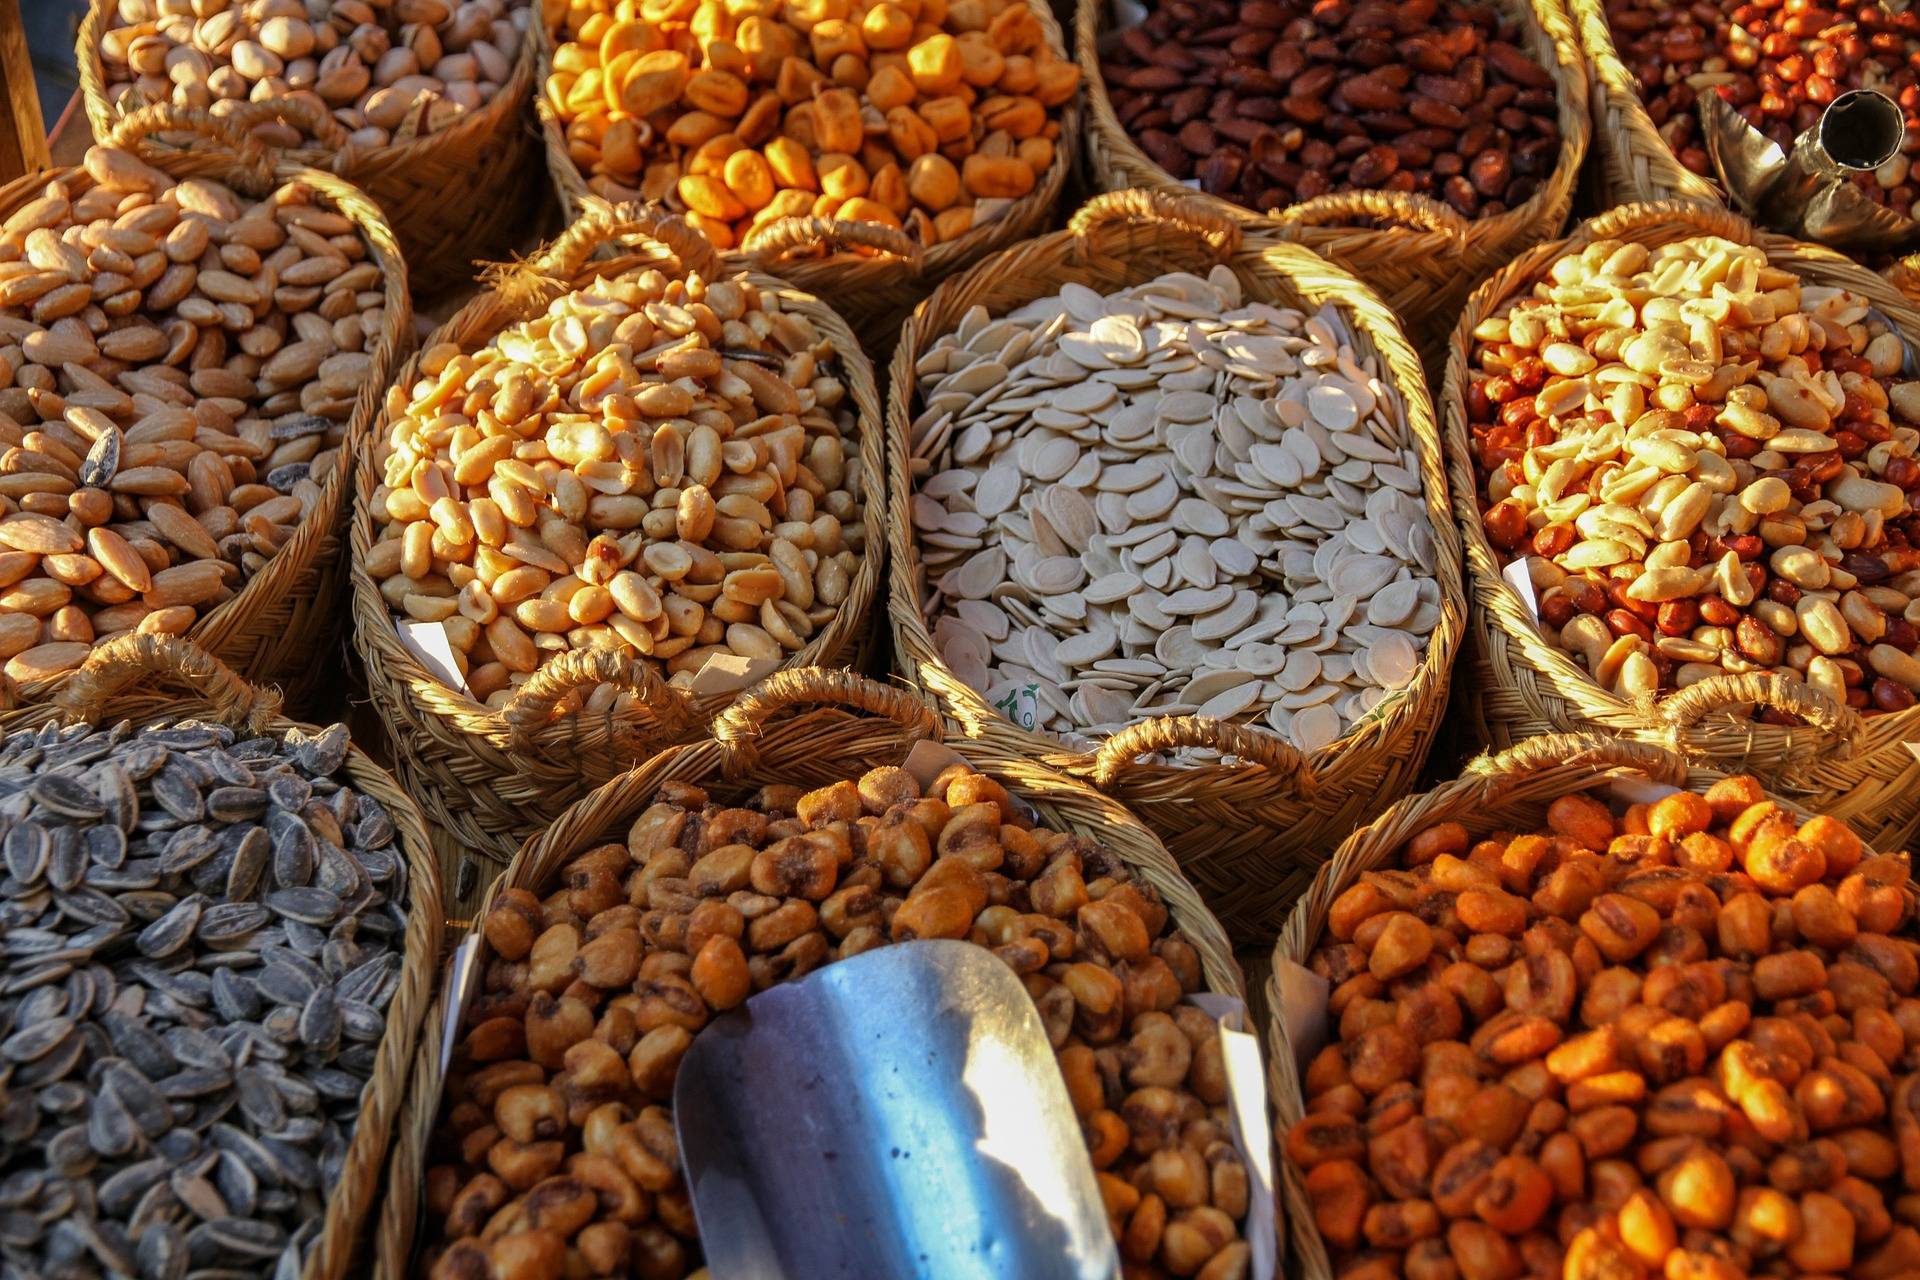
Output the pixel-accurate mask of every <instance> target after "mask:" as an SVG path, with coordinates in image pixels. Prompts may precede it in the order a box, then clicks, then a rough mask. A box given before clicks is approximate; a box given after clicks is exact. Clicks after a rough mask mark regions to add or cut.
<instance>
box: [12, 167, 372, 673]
mask: <svg viewBox="0 0 1920 1280" xmlns="http://www.w3.org/2000/svg"><path fill="white" fill-rule="evenodd" d="M385 323H386V315H385V294H384V293H383V291H382V288H381V276H380V269H379V267H378V266H377V265H376V264H375V263H373V262H371V261H369V260H368V251H367V246H366V244H365V243H364V242H363V241H362V240H361V238H360V234H359V232H358V230H357V229H356V228H355V226H354V224H353V223H352V222H351V221H350V220H349V219H348V218H347V217H346V216H344V215H343V214H341V213H339V212H336V211H335V210H333V209H331V208H329V207H327V206H326V205H325V204H323V203H321V202H320V201H319V200H318V198H317V197H316V196H315V195H314V193H313V192H312V191H310V190H308V189H307V188H305V187H303V186H300V185H299V184H289V185H287V186H283V187H281V188H280V189H278V190H277V191H275V192H273V193H272V194H271V195H269V196H268V197H267V198H265V199H263V200H259V201H252V200H247V199H244V198H242V197H241V196H239V195H237V194H236V193H235V192H233V191H232V190H230V189H228V188H227V187H225V186H222V185H221V184H219V183H217V182H211V181H208V180H205V179H200V178H195V179H190V180H188V181H185V182H175V181H174V180H173V179H172V178H170V177H168V176H167V175H166V174H164V173H161V172H160V171H159V170H157V169H154V168H151V167H150V166H148V165H146V164H144V163H142V162H141V161H140V160H139V159H138V158H137V157H136V156H134V155H133V154H131V153H130V152H125V151H120V150H117V149H114V148H110V147H94V148H92V149H91V150H89V151H88V152H87V156H86V172H85V175H84V176H76V177H74V178H72V179H70V180H55V181H52V182H49V183H47V184H46V186H45V188H44V189H43V190H42V191H41V193H40V195H39V196H38V198H36V199H34V200H32V201H29V202H28V203H26V204H24V205H22V206H21V207H20V208H18V209H17V210H15V211H14V212H13V213H12V214H11V215H10V216H9V217H8V218H7V219H6V221H5V223H4V225H0V369H3V370H5V371H6V373H7V376H6V378H4V379H0V382H6V383H7V384H8V385H6V386H4V387H0V658H5V659H6V660H7V661H6V674H7V675H9V676H11V677H12V678H13V679H15V680H31V679H35V678H39V677H42V676H49V675H54V674H57V673H59V672H62V671H67V670H71V669H72V668H74V667H77V666H78V665H80V663H81V662H83V661H85V659H86V656H87V652H88V650H89V649H90V648H91V646H92V644H93V642H94V641H95V640H100V639H105V638H107V637H108V636H111V635H114V634H116V633H118V632H123V631H142V632H148V633H162V634H174V635H177V634H180V633H181V632H184V631H186V630H187V629H188V628H189V627H191V626H192V625H193V624H194V622H195V621H196V620H197V619H198V618H199V617H201V616H202V615H203V614H205V613H206V612H208V611H209V610H211V609H213V608H215V607H216V606H218V605H219V604H220V603H222V602H223V601H225V600H227V599H229V598H231V597H232V595H233V594H234V592H235V591H237V590H238V589H239V588H240V587H241V586H242V585H243V584H244V583H245V582H246V580H247V579H248V578H249V577H250V576H252V575H253V574H254V573H256V572H258V571H259V569H260V568H261V567H262V566H263V565H265V564H266V563H267V561H268V560H270V559H272V557H273V555H274V554H275V552H277V551H278V550H279V549H280V547H281V546H282V545H284V544H285V543H286V541H287V539H289V538H291V537H292V536H293V533H294V531H295V530H296V529H297V528H299V526H300V525H301V524H302V523H303V522H305V520H306V519H307V518H308V516H310V515H312V514H313V513H314V511H315V509H316V508H317V507H318V506H319V504H320V501H321V488H322V485H323V483H324V482H325V480H326V478H327V477H328V475H330V474H331V472H332V470H333V468H334V466H335V464H336V461H337V458H338V449H339V446H340V444H341V442H342V441H343V439H344V438H345V433H346V425H347V421H348V419H349V418H350V417H351V416H352V413H353V406H354V401H355V397H356V396H357V395H358V394H359V392H360V388H361V385H362V383H364V382H365V381H366V379H367V378H368V376H369V374H370V372H371V371H372V369H373V359H374V357H373V351H374V349H375V347H376V346H377V345H378V343H379V340H380V334H381V330H382V328H383V327H384V326H385Z"/></svg>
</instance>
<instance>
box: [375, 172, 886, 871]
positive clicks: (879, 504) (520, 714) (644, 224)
mask: <svg viewBox="0 0 1920 1280" xmlns="http://www.w3.org/2000/svg"><path fill="white" fill-rule="evenodd" d="M605 246H613V247H614V249H615V250H616V251H617V252H618V253H619V255H620V256H617V257H611V258H600V257H595V256H594V255H595V253H596V251H598V250H600V249H602V248H603V247H605ZM529 265H530V266H532V267H533V268H535V269H536V270H537V272H538V273H539V275H540V276H542V277H544V278H545V279H544V281H543V284H542V287H541V288H539V289H536V290H533V291H531V293H529V291H528V290H526V289H524V288H516V289H513V290H511V291H510V292H502V291H500V290H497V289H496V290H490V291H488V292H486V293H483V294H481V295H480V296H479V297H477V298H475V299H474V300H473V301H472V302H470V303H468V304H467V305H466V306H465V307H464V308H462V309H461V310H460V312H459V313H458V314H456V315H455V316H454V317H453V318H452V319H451V320H449V321H447V323H446V324H445V325H442V326H441V327H440V329H438V330H437V331H436V332H435V333H434V334H433V336H432V337H431V338H430V339H429V340H428V342H427V346H429V347H431V346H435V345H438V344H441V343H454V344H456V345H458V346H459V347H460V348H461V349H462V350H469V351H470V350H473V349H475V348H477V347H480V346H483V345H485V344H486V343H487V342H488V341H489V340H490V339H492V338H493V336H494V335H495V334H497V333H498V332H500V331H501V330H502V329H504V328H506V327H507V326H508V325H510V324H514V323H516V322H518V321H519V320H521V319H524V318H526V317H528V316H531V315H537V314H539V313H540V312H542V311H544V310H545V309H546V307H547V305H548V303H549V302H550V301H551V300H552V299H553V298H555V297H558V296H560V295H561V294H562V293H564V292H566V291H568V290H570V289H573V288H576V287H579V286H583V285H585V284H588V283H590V282H591V281H592V280H594V279H595V278H597V277H601V276H608V277H611V276H618V275H621V274H624V273H627V272H631V271H641V270H647V269H649V268H661V267H665V268H667V269H669V270H679V271H688V272H694V273H697V274H699V275H700V276H701V277H702V278H704V279H707V280H718V279H723V278H742V279H745V280H746V281H748V282H750V283H752V284H753V285H754V286H755V287H757V288H759V289H760V290H762V291H765V292H768V293H771V294H774V295H777V296H778V297H779V298H780V299H781V302H782V304H783V306H784V308H785V309H787V310H791V311H796V312H799V313H801V314H804V315H806V316H807V317H808V319H810V320H811V321H812V322H813V323H814V324H815V325H816V326H817V327H818V328H819V329H820V331H821V332H822V333H824V334H825V335H826V336H827V337H828V338H829V339H831V341H832V343H833V346H834V350H835V353H836V355H837V357H838V359H839V361H840V366H841V374H842V380H843V381H844V382H845V383H846V385H847V388H848V392H849V394H850V396H851V398H852V403H853V406H854V411H855V414H856V418H857V423H856V428H857V430H858V432H859V439H858V441H857V447H858V450H859V458H860V470H861V483H862V492H861V495H860V497H861V503H862V506H863V511H862V519H863V525H864V528H865V536H866V546H867V549H868V550H867V555H866V557H865V558H864V559H863V560H862V562H861V565H860V568H859V570H858V571H857V572H856V573H855V575H854V578H853V582H852V584H851V586H850V588H849V590H848V594H847V598H846V600H845V601H844V602H843V603H842V604H841V606H840V611H839V613H838V614H836V615H835V617H834V619H833V621H831V622H830V623H828V624H827V625H826V626H825V627H822V628H821V629H820V630H819V631H818V632H817V633H815V635H814V637H813V639H812V640H811V642H810V643H809V644H808V645H807V646H806V647H805V648H804V649H802V650H800V651H799V652H798V653H796V654H794V655H792V656H791V657H790V658H789V659H788V661H787V663H786V665H787V666H789V667H796V666H815V665H822V664H828V665H831V664H838V663H844V662H846V661H848V660H850V658H851V656H852V651H853V650H854V648H855V647H856V645H857V643H858V642H859V641H860V640H861V638H862V637H863V636H864V635H865V631H866V626H867V611H868V607H869V606H870V605H871V603H872V601H873V594H874V591H875V589H876V587H877V584H878V582H879V578H880V558H881V555H882V545H883V539H882V535H881V521H882V519H883V516H884V498H883V496H882V489H881V467H882V454H881V443H880V422H881V418H880V407H879V406H880V402H879V396H878V393H877V392H876V391H875V388H874V381H873V371H872V366H871V365H869V364H868V362H867V359H866V357H865V356H864V355H862V354H861V351H860V346H859V343H858V342H857V341H856V340H855V339H854V336H853V333H852V331H851V330H850V329H848V328H847V325H846V322H845V321H843V320H841V319H840V317H839V316H838V315H837V314H836V313H835V312H834V311H833V310H832V309H831V308H830V307H828V306H826V305H825V304H824V303H822V302H820V301H818V300H817V299H814V298H812V297H810V296H808V295H806V294H803V293H800V292H798V291H796V290H794V289H793V288H791V287H790V286H788V285H787V284H785V283H784V282H782V281H779V280H775V279H773V278H772V277H769V276H763V275H760V274H758V273H747V274H746V275H744V276H737V275H735V274H734V273H733V272H730V271H729V269H728V268H727V267H726V266H724V265H723V264H721V263H720V262H719V261H718V259H716V257H715V256H714V254H713V251H712V249H711V248H710V247H708V245H707V241H706V240H705V238H704V237H702V236H700V235H699V234H698V233H696V232H694V231H693V230H692V229H691V228H689V227H688V226H687V225H686V224H685V223H683V222H681V221H680V220H679V219H678V218H673V217H669V216H667V215H664V214H662V213H660V212H659V211H658V210H648V209H644V208H642V207H640V206H637V205H620V206H612V205H608V204H606V203H605V202H603V201H594V202H592V203H591V204H590V205H589V206H588V207H587V211H586V213H585V214H584V215H583V216H582V217H581V219H580V220H579V221H578V222H576V223H575V224H574V225H573V226H572V227H571V228H569V229H568V230H567V231H566V232H565V233H564V234H562V235H561V236H560V238H559V239H557V240H556V241H554V243H553V244H552V245H551V246H550V247H549V248H548V249H546V250H545V251H544V253H543V254H542V255H541V256H539V257H537V258H536V259H534V261H533V262H532V263H531V264H529ZM525 274H526V273H524V272H523V273H521V279H522V280H523V281H524V279H525ZM417 374H418V368H417V360H415V361H409V362H408V364H407V366H406V368H404V369H402V370H401V371H400V373H399V375H398V377H397V379H396V382H395V385H396V387H397V388H398V389H399V392H400V393H401V394H404V393H405V391H406V389H407V388H409V387H411V386H412V385H413V382H414V380H415V378H416V377H417ZM387 426H388V418H387V417H386V415H384V414H383V415H382V417H381V419H380V422H379V425H378V426H377V427H376V431H377V432H378V433H379V434H378V436H377V437H376V438H384V437H385V434H386V431H387ZM374 454H375V450H374V449H371V448H370V449H368V450H367V451H366V455H365V457H364V458H363V459H362V460H361V465H360V466H359V468H358V470H357V471H356V473H355V477H354V483H355V495H356V496H355V502H354V509H353V517H352V527H351V539H352V548H353V570H352V573H353V624H354V626H353V631H354V644H355V647H356V648H357V649H358V650H359V653H360V657H361V660H362V662H363V663H364V664H365V667H366V675H367V685H368V688H369V690H370V691H371V693H372V694H373V697H374V700H375V703H376V705H378V706H379V707H380V708H381V711H382V714H383V715H384V717H385V719H386V723H387V730H388V734H389V736H390V737H391V739H392V743H393V755H394V761H395V766H396V768H397V770H398V772H399V774H400V776H401V777H402V778H403V779H404V780H405V781H406V783H407V785H408V788H409V789H410V790H411V791H412V792H413V794H414V797H415V798H416V799H417V800H418V801H419V803H420V806H421V808H422V810H423V811H424V812H425V813H426V815H427V818H428V821H429V824H430V827H431V829H432V830H433V833H434V838H435V842H436V845H437V847H438V848H439V849H440V851H441V858H442V865H443V867H444V873H445V877H446V886H447V894H448V898H449V900H450V901H451V902H452V903H454V904H456V905H457V906H459V907H467V906H471V905H472V903H473V902H474V901H475V900H476V899H477V897H478V895H479V894H480V892H481V891H482V890H484V889H485V888H486V886H487V883H488V882H489V881H491V880H492V879H493V878H494V876H495V875H497V874H498V873H499V869H500V868H501V867H502V866H504V865H505V864H506V863H507V861H508V860H509V859H510V858H512V857H513V855H514V852H515V850H517V849H518V848H519V847H520V844H521V842H522V841H524V840H526V839H527V838H528V837H529V836H531V835H532V834H534V833H535V832H538V831H541V830H543V829H545V828H546V827H547V826H549V825H551V824H552V823H553V822H554V821H555V820H556V819H558V818H559V816H560V814H561V813H562V812H564V811H565V810H566V809H567V807H568V806H569V805H571V804H572V803H573V802H574V801H576V800H578V799H579V798H580V797H582V796H584V795H586V794H587V793H588V792H589V791H591V790H592V789H593V788H595V787H597V786H599V785H600V784H601V783H603V782H605V781H607V780H608V779H610V778H613V777H615V776H617V775H619V774H621V773H623V772H625V771H626V770H627V769H628V768H630V767H632V765H633V764H634V763H635V762H636V761H639V760H643V759H645V758H646V757H647V756H649V755H651V754H653V753H654V752H655V751H657V750H659V749H660V748H661V747H664V746H667V745H669V744H670V743H673V742H678V741H683V740H685V738H686V737H688V736H689V735H690V734H695V733H700V732H704V730H705V727H706V725H707V724H708V723H709V722H710V721H711V720H712V719H713V717H714V715H715V714H717V713H718V712H719V711H720V710H721V709H722V708H724V707H725V706H726V705H727V704H728V703H729V702H730V701H731V700H732V698H733V696H734V695H733V694H732V693H725V694H709V695H707V696H705V697H701V698H697V699H696V698H692V697H689V696H688V695H686V694H683V693H682V692H681V691H680V690H678V689H676V688H671V687H669V686H668V685H667V684H666V683H665V682H664V681H663V680H662V679H661V677H660V675H659V674H658V672H657V670H656V667H657V664H656V663H655V662H654V661H653V660H651V659H645V658H640V657H638V656H637V655H632V654H629V653H626V652H616V651H613V650H610V649H586V650H576V651H572V652H569V653H564V654H559V655H557V656H555V657H552V658H549V659H548V660H547V661H546V662H545V664H544V665H542V666H541V668H540V669H539V670H538V671H537V672H535V673H534V675H533V676H532V678H531V679H529V680H528V681H527V682H526V683H525V684H524V685H522V686H521V687H520V689H519V691H518V693H517V694H516V696H515V697H514V699H513V701H512V702H511V703H509V704H508V705H507V706H505V707H503V708H501V709H500V710H498V711H495V710H493V709H492V708H489V707H487V706H486V705H485V704H483V703H481V702H478V701H476V700H474V699H473V698H471V697H469V696H468V695H467V694H464V693H462V692H460V691H459V690H457V689H450V688H448V687H447V686H446V685H443V684H441V683H440V681H439V680H438V679H436V678H435V677H434V676H433V674H432V673H431V672H429V671H428V670H427V669H426V667H425V666H423V665H422V664H421V662H420V660H419V659H418V658H416V657H415V656H414V655H413V653H412V652H411V651H409V650H408V649H407V648H406V647H405V646H404V645H402V644H401V643H400V639H399V636H398V634H397V633H396V631H395V629H394V623H393V617H392V614H391V611H390V610H389V608H388V606H387V602H386V600H385V599H384V598H383V597H382V596H381V594H380V591H379V588H378V586H377V585H376V584H375V583H374V581H373V578H372V576H371V575H370V574H369V573H368V572H367V571H366V568H365V564H366V557H367V555H368V553H369V552H370V551H371V550H372V547H373V544H374V540H375V533H374V526H373V515H372V511H371V509H370V507H369V504H370V503H371V501H372V499H373V493H374V489H375V488H376V486H377V485H378V484H379V483H380V480H381V474H380V469H379V467H378V466H377V465H376V463H375V460H374ZM603 683H604V684H612V685H616V686H619V687H620V688H621V689H623V690H626V691H630V692H632V693H633V695H634V698H633V702H632V705H631V706H630V707H629V708H628V709H626V710H622V711H617V712H609V713H608V714H606V715H588V714H586V713H585V712H581V711H562V712H559V713H558V714H556V704H558V703H560V702H561V701H562V699H564V698H566V697H567V696H568V695H569V694H571V693H574V692H576V691H586V690H591V689H592V687H593V686H595V685H598V684H603ZM481 864H487V865H486V867H485V869H484V870H483V869H482V866H481Z"/></svg>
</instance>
